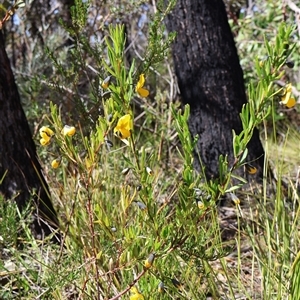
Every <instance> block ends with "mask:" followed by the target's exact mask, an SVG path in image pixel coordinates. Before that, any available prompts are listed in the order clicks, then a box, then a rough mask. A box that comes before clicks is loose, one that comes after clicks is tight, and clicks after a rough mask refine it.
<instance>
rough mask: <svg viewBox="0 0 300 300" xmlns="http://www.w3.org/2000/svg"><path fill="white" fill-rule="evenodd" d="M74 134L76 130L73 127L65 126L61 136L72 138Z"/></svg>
mask: <svg viewBox="0 0 300 300" xmlns="http://www.w3.org/2000/svg"><path fill="white" fill-rule="evenodd" d="M75 133H76V129H75V127H74V126H69V125H65V126H64V128H63V130H62V134H63V135H64V136H66V135H67V136H73V135H74V134H75Z"/></svg>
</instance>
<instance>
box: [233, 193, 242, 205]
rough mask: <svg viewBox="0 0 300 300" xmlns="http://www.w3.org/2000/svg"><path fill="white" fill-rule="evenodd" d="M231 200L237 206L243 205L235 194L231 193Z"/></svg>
mask: <svg viewBox="0 0 300 300" xmlns="http://www.w3.org/2000/svg"><path fill="white" fill-rule="evenodd" d="M230 197H231V200H232V201H233V202H234V204H235V205H239V204H240V203H241V201H240V199H239V198H238V197H237V196H236V195H235V194H233V193H230Z"/></svg>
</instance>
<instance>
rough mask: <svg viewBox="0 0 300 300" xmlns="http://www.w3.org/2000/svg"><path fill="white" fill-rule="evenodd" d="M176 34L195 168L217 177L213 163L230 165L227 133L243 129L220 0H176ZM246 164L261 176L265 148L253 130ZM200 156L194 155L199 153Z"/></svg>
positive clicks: (239, 89) (172, 18) (239, 74)
mask: <svg viewBox="0 0 300 300" xmlns="http://www.w3.org/2000/svg"><path fill="white" fill-rule="evenodd" d="M167 28H168V30H169V31H176V32H177V36H176V40H175V42H174V43H173V49H172V51H173V59H174V65H175V72H176V75H177V79H178V85H179V89H180V92H181V97H182V101H183V103H188V104H189V105H190V106H191V115H190V119H189V129H190V132H191V134H192V136H195V135H197V134H198V135H199V140H198V144H197V147H198V149H196V150H195V160H194V161H195V167H196V169H197V170H198V171H200V170H201V164H200V160H199V155H200V158H201V161H202V164H203V165H204V166H205V173H206V175H207V176H208V177H209V178H211V177H217V176H218V159H219V156H220V155H221V154H223V155H228V158H229V162H230V163H232V162H233V159H234V158H233V147H232V129H234V130H235V131H236V132H237V133H240V132H241V130H242V124H241V120H240V117H239V113H240V112H241V109H242V105H243V104H244V103H246V101H247V100H246V94H245V88H244V81H243V71H242V69H241V66H240V64H239V59H238V55H237V50H236V47H235V43H234V40H233V36H232V33H231V29H230V26H229V24H228V19H227V14H226V10H225V6H224V3H223V1H222V0H177V4H176V7H175V8H174V10H173V12H172V14H170V15H169V17H168V20H167ZM248 150H249V154H248V157H247V160H248V161H251V160H255V161H254V162H253V163H252V164H253V165H254V166H256V167H257V168H258V170H259V172H258V173H257V175H256V176H261V174H262V168H263V163H264V158H263V155H264V150H263V147H262V145H261V142H260V139H259V134H258V131H255V132H254V135H253V138H252V140H251V142H250V143H249V145H248ZM198 153H199V155H198Z"/></svg>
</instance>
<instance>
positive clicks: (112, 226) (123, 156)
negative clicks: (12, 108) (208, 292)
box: [39, 25, 228, 299]
mask: <svg viewBox="0 0 300 300" xmlns="http://www.w3.org/2000/svg"><path fill="white" fill-rule="evenodd" d="M106 46H107V47H106V49H107V56H108V60H106V61H103V66H104V69H105V70H106V72H107V74H105V76H103V79H102V82H101V89H102V92H103V93H107V94H108V95H109V97H106V98H105V99H103V102H102V106H103V114H101V115H100V116H99V118H98V120H97V122H96V124H95V126H94V127H93V128H91V130H90V132H89V134H87V135H86V134H84V133H83V130H82V129H81V126H80V123H79V124H72V123H69V124H63V122H62V118H61V116H60V113H59V110H58V107H57V106H56V105H54V104H51V105H50V117H49V118H48V123H47V124H43V126H42V127H41V128H40V130H39V133H40V144H41V146H43V147H45V148H46V149H47V155H48V156H49V157H51V159H50V161H51V166H52V168H53V171H54V172H55V173H56V174H57V177H58V178H61V182H59V181H58V188H59V192H58V193H59V195H60V197H63V198H64V199H65V200H64V201H62V200H59V201H60V203H61V204H60V205H61V208H60V211H61V213H62V215H63V217H62V219H63V220H64V221H65V222H62V224H61V225H62V231H63V232H64V243H65V245H66V249H68V250H69V251H75V250H74V249H77V250H78V251H80V252H81V253H82V255H83V260H84V261H85V264H84V265H82V264H80V265H81V267H80V268H81V269H80V270H82V274H81V276H82V286H83V288H82V289H83V292H84V293H87V294H93V295H94V294H96V295H98V298H99V299H100V298H101V297H105V298H108V299H117V298H118V297H121V296H123V295H128V297H130V299H143V298H144V297H148V296H149V295H151V294H153V293H156V294H157V295H158V294H159V293H160V294H164V293H165V295H170V294H172V295H173V294H174V295H175V294H178V293H181V294H182V295H186V297H190V295H191V294H194V293H196V294H201V295H202V294H203V295H204V291H202V290H201V291H194V290H193V289H192V288H191V287H190V286H189V281H188V278H186V276H187V275H186V272H185V269H186V270H190V266H188V265H182V263H181V262H182V261H185V260H187V259H188V257H193V258H194V263H193V264H195V266H198V267H199V268H200V267H201V266H203V264H204V263H203V261H206V260H209V259H216V258H217V257H219V256H224V255H225V253H227V251H228V249H227V248H223V247H221V246H219V245H220V239H219V234H217V233H218V225H217V223H216V222H215V221H214V220H215V216H214V215H213V214H210V213H208V215H207V216H204V215H203V213H202V212H201V211H200V210H199V208H198V206H197V205H196V202H195V201H192V200H193V195H192V194H190V195H188V198H186V199H184V198H183V197H179V199H178V201H177V202H176V203H173V197H174V199H176V198H177V196H176V185H177V183H176V182H175V183H174V193H173V194H172V195H169V196H166V197H165V200H163V199H158V198H156V195H159V194H160V191H159V189H160V186H161V184H165V183H164V178H160V174H161V173H160V170H159V168H158V166H157V156H158V152H159V151H158V149H150V150H149V149H147V148H146V147H145V145H144V143H143V142H141V139H140V136H141V135H140V132H139V131H138V129H137V127H136V126H135V124H134V117H135V116H134V111H133V110H132V99H133V98H134V97H139V98H147V97H148V96H149V93H150V92H151V91H150V90H149V89H148V88H147V87H148V86H147V73H146V72H143V71H142V72H141V73H139V72H137V70H139V69H141V67H139V68H136V66H135V62H133V63H132V64H131V65H130V66H129V67H127V66H126V64H125V59H124V51H125V49H124V47H125V34H124V27H123V26H121V25H117V26H110V27H109V36H108V37H107V39H106ZM153 50H154V48H153ZM146 67H147V68H148V67H149V65H148V64H146ZM186 117H187V114H185V116H184V118H185V120H186ZM180 118H181V116H180V115H178V119H180ZM184 128H185V129H184V130H188V129H187V127H184ZM158 145H159V143H158V142H157V146H158ZM154 146H156V144H154ZM188 147H190V148H189V153H188V154H187V155H186V157H185V158H186V160H187V161H186V162H185V165H189V166H190V165H191V160H192V157H191V153H192V151H191V149H192V145H191V141H189V145H188ZM149 151H150V152H149ZM180 184H181V183H180ZM193 193H194V191H193ZM66 199H67V201H66ZM199 212H200V213H199ZM204 217H205V218H208V219H211V222H209V226H208V225H207V224H206V223H205V222H204V223H203V224H202V222H201V221H202V219H203V218H204ZM200 228H203V230H200ZM199 230H200V233H199ZM207 236H210V237H214V238H213V239H210V241H209V243H208V241H207V239H206V238H207ZM216 245H218V247H217V248H218V251H215V250H214V248H216V247H215V246H216ZM190 272H191V274H190V275H189V276H194V277H195V278H196V277H197V276H198V275H197V274H198V273H199V272H198V271H196V270H194V271H191V270H190ZM206 272H207V273H209V271H208V270H206V269H204V268H203V274H205V273H206Z"/></svg>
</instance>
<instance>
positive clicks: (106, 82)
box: [101, 76, 111, 89]
mask: <svg viewBox="0 0 300 300" xmlns="http://www.w3.org/2000/svg"><path fill="white" fill-rule="evenodd" d="M110 80H111V76H107V77H106V78H105V79H104V80H103V82H102V84H101V86H102V88H104V89H107V88H108V86H109V84H110Z"/></svg>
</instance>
